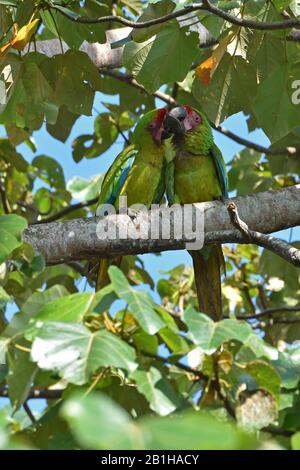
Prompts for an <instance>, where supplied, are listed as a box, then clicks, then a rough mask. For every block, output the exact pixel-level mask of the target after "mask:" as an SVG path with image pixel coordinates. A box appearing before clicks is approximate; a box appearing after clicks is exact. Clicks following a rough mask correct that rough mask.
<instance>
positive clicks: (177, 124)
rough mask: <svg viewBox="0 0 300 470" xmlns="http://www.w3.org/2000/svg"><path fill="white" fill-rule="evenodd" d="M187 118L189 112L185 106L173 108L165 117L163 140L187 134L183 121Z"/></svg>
mask: <svg viewBox="0 0 300 470" xmlns="http://www.w3.org/2000/svg"><path fill="white" fill-rule="evenodd" d="M186 117H187V111H186V109H185V108H184V107H183V106H177V107H176V108H173V109H172V110H171V111H170V112H169V113H167V114H166V115H165V118H164V122H163V127H164V130H163V132H162V138H163V139H166V138H168V137H171V135H183V134H184V132H185V128H184V124H183V121H184V120H185V118H186Z"/></svg>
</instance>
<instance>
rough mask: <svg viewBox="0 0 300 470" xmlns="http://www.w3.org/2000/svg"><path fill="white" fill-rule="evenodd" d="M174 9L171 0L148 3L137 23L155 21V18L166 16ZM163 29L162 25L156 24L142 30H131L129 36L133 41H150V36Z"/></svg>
mask: <svg viewBox="0 0 300 470" xmlns="http://www.w3.org/2000/svg"><path fill="white" fill-rule="evenodd" d="M174 8H175V3H174V2H172V1H171V0H163V1H161V2H157V3H149V4H148V5H147V8H146V9H145V10H144V12H143V14H142V15H141V16H140V18H139V19H138V21H137V22H144V21H151V20H155V19H156V18H160V17H161V16H165V15H168V14H169V13H171V12H172V11H173V10H174ZM164 27H165V25H164V24H158V25H154V26H150V27H148V28H144V29H133V30H132V33H131V35H132V37H133V40H134V41H136V42H143V41H146V40H147V39H150V38H151V37H152V36H154V35H155V34H157V33H158V32H159V31H161V30H162V29H163V28H164Z"/></svg>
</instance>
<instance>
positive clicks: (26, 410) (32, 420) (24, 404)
mask: <svg viewBox="0 0 300 470" xmlns="http://www.w3.org/2000/svg"><path fill="white" fill-rule="evenodd" d="M23 408H24V410H25V412H26V414H27V416H28V417H29V419H30V421H31V422H32V424H36V419H35V416H34V414H33V413H32V411H31V409H30V406H29V405H28V403H27V401H25V402H24V403H23Z"/></svg>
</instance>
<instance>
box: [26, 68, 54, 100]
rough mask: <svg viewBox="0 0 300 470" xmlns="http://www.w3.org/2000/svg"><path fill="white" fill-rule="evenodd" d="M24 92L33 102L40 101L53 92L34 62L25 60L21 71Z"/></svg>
mask: <svg viewBox="0 0 300 470" xmlns="http://www.w3.org/2000/svg"><path fill="white" fill-rule="evenodd" d="M22 81H23V85H24V89H25V92H26V94H27V96H28V98H29V99H30V100H32V102H33V103H41V102H43V101H45V100H47V99H48V98H50V96H51V95H52V93H53V90H52V88H51V86H50V84H49V82H48V81H47V80H46V78H45V76H44V75H43V73H42V71H41V70H40V68H39V66H38V64H37V63H35V62H30V61H28V62H25V64H24V69H23V73H22Z"/></svg>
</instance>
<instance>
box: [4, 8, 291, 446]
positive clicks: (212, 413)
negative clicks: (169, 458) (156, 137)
mask: <svg viewBox="0 0 300 470" xmlns="http://www.w3.org/2000/svg"><path fill="white" fill-rule="evenodd" d="M299 27H300V6H299V2H297V1H295V0H292V1H290V0H272V1H269V0H267V1H262V0H256V1H254V0H253V1H252V0H244V1H243V0H242V1H227V0H222V1H221V0H220V1H208V0H206V1H203V2H199V3H192V2H190V1H189V0H161V1H149V2H148V1H143V0H123V1H122V0H108V1H105V2H104V1H103V2H102V1H98V0H83V1H77V0H74V1H73V0H35V1H34V0H0V38H1V42H0V69H1V74H0V124H1V125H2V129H3V132H2V137H1V138H0V263H1V264H0V397H2V398H0V448H3V449H23V448H25V449H29V448H32V449H78V448H80V449H170V448H172V449H259V448H266V449H267V448H272V449H300V425H299V418H300V416H299V413H300V412H299V409H300V408H299V406H300V396H299V380H300V349H299V340H300V288H299V269H297V266H298V267H299V263H300V262H299V260H300V254H299V250H300V242H299V241H297V240H295V239H294V238H293V236H292V234H291V236H290V234H288V235H286V232H285V233H284V235H283V236H284V237H285V240H284V241H280V240H278V239H276V238H275V237H274V236H270V235H268V234H270V233H272V232H275V231H278V230H281V229H288V228H292V227H296V226H299V225H300V219H299V213H300V196H299V193H300V186H299V183H300V181H299V173H300V160H299V158H300V113H299V106H300V75H299V63H300V35H299ZM124 43H125V45H124ZM99 92H100V93H101V96H102V97H104V98H103V99H102V104H103V105H104V108H103V109H104V111H100V112H97V115H96V118H95V120H94V130H93V132H92V133H90V134H82V135H78V136H77V137H76V138H75V140H74V141H73V143H72V157H73V160H74V162H76V163H79V162H81V161H85V159H94V161H95V167H96V164H97V161H99V160H98V159H102V158H105V156H106V155H107V153H106V152H107V151H108V150H110V151H111V152H114V151H115V145H116V142H117V141H120V140H121V141H122V142H123V143H124V147H125V146H126V145H128V143H130V139H131V135H132V130H133V129H134V126H135V124H136V122H137V121H138V119H139V118H140V117H141V116H142V114H143V113H145V112H146V111H148V110H150V109H153V108H155V107H161V106H166V107H171V106H173V105H175V104H177V103H180V104H183V103H184V104H188V105H191V106H195V107H196V108H199V109H201V110H203V111H204V112H205V113H206V115H207V117H208V119H209V121H210V123H211V126H212V127H213V128H214V129H215V130H216V131H217V132H219V133H221V134H223V135H225V136H227V137H228V138H230V139H232V140H234V141H236V142H238V143H239V144H241V145H243V147H244V148H243V149H242V150H241V151H240V152H239V153H238V154H236V155H235V156H234V158H233V159H232V161H230V162H228V165H227V170H228V177H229V186H230V191H231V193H230V194H231V195H232V196H237V199H236V200H235V201H236V206H237V209H238V210H239V209H241V208H242V211H240V210H239V213H240V214H241V213H243V215H245V220H244V222H246V223H247V224H248V227H247V228H246V233H245V229H244V230H243V224H242V223H241V222H243V221H241V220H240V219H239V217H236V218H235V219H234V217H233V218H232V219H230V218H229V216H228V213H227V211H226V207H225V206H224V207H223V208H221V207H220V204H219V203H216V204H215V206H214V211H215V212H214V217H213V218H211V219H210V223H211V225H210V226H209V225H208V226H209V227H210V228H209V230H208V233H206V235H205V237H206V238H205V241H206V243H212V242H217V243H222V242H223V243H225V244H224V245H223V250H224V254H225V257H226V272H227V274H226V277H224V278H223V282H222V294H223V310H224V311H223V319H222V320H221V321H219V322H213V321H212V320H211V319H210V318H209V317H208V316H207V315H205V314H204V313H200V312H199V311H198V306H197V297H196V292H195V285H194V276H193V271H192V267H191V266H189V265H178V266H176V267H175V268H174V269H172V270H171V271H169V272H164V276H162V277H161V278H160V279H152V277H151V273H149V272H148V271H147V270H146V268H145V265H144V263H143V259H142V258H141V253H143V252H147V251H148V252H149V251H151V246H153V245H150V244H149V246H148V245H146V244H145V243H144V244H143V245H142V244H141V245H138V244H135V245H134V248H132V246H130V244H127V245H126V246H125V245H124V247H121V248H120V247H118V249H117V250H118V252H119V253H121V254H124V255H127V256H126V257H125V258H124V262H123V264H122V270H121V269H119V268H118V267H115V266H113V267H111V268H110V269H109V278H110V283H109V285H108V286H106V287H105V288H104V289H102V290H100V291H99V292H96V293H95V292H94V287H95V269H93V268H92V269H90V264H91V263H90V261H91V260H93V259H95V258H97V254H98V255H99V252H100V251H101V250H100V248H99V247H98V248H97V246H96V245H95V244H92V243H91V245H90V247H89V246H87V245H86V243H87V240H88V241H89V238H88V235H87V234H88V232H89V224H90V223H91V222H90V220H85V219H87V218H88V217H89V216H92V215H94V213H95V209H96V201H97V195H98V193H99V191H100V188H101V183H102V179H103V175H99V174H97V175H96V176H95V175H91V178H90V179H89V180H88V179H85V178H82V177H74V178H73V179H72V180H71V181H66V179H65V175H64V166H65V163H66V162H65V157H64V155H45V154H40V153H39V149H38V148H36V144H35V140H34V135H35V132H36V131H38V130H39V129H41V128H43V129H46V131H47V133H48V134H49V135H50V136H52V137H54V138H55V139H57V140H59V141H61V142H66V140H67V139H68V137H69V135H70V133H71V130H72V128H73V126H74V124H75V122H76V121H77V119H79V118H80V117H82V116H91V115H92V113H93V106H94V100H95V96H98V95H97V93H99ZM111 96H114V97H115V99H116V100H115V103H116V104H111V103H110V99H109V98H110V97H111ZM237 113H243V114H244V115H245V116H246V119H247V126H248V131H249V132H251V131H253V130H255V129H261V130H262V131H263V132H264V133H265V135H266V136H267V138H268V139H269V141H270V145H269V146H267V147H265V146H262V145H261V144H258V143H256V142H254V141H250V140H248V139H245V138H244V136H240V135H236V134H235V133H233V132H232V131H231V130H230V129H225V128H224V127H222V123H223V121H224V120H226V119H227V118H228V117H230V116H233V115H235V114H237ZM25 146H27V147H28V148H29V149H30V150H31V151H32V153H33V154H34V156H33V158H32V159H31V160H30V161H29V160H28V159H27V158H25V156H24V155H23V153H24V152H23V150H22V149H24V148H25ZM95 173H96V171H95ZM269 190H272V191H273V192H268V191H269ZM253 194H255V196H252V199H251V198H249V197H248V195H253ZM231 216H233V214H232V213H231ZM73 219H76V221H74V222H73ZM77 219H80V220H77ZM68 224H70V225H68ZM218 224H219V225H218ZM70 227H71V228H72V233H73V234H74V237H75V242H74V243H75V244H73V247H72V246H71V245H72V244H71V243H70V245H68V244H67V243H66V244H64V245H63V242H62V238H60V235H59V234H63V233H64V232H63V231H64V230H67V228H68V229H70ZM85 235H86V238H85ZM287 236H288V237H289V238H287ZM181 242H182V241H181ZM181 242H180V241H179V242H178V244H177V245H175V244H173V245H172V243H173V242H172V241H171V240H170V243H169V244H168V243H166V244H164V245H162V244H161V245H160V244H159V243H158V245H157V247H156V251H160V250H162V251H163V250H167V249H168V248H169V249H170V248H172V249H174V248H182V244H181V245H180V243H181ZM60 243H61V245H59V244H60ZM72 243H73V241H72ZM76 243H77V244H76ZM61 246H63V247H64V248H63V249H64V255H63V256H60V257H59V256H57V253H61V251H59V249H58V247H61ZM147 246H148V248H147ZM106 249H107V247H102V250H103V251H105V250H106ZM97 250H98V251H97ZM99 250H100V251H99ZM82 253H88V254H87V255H86V256H84V255H82ZM153 256H154V255H153ZM162 268H163V266H162ZM37 399H43V400H44V401H43V405H42V406H41V407H40V410H39V411H38V412H37V411H34V412H33V411H32V409H33V408H34V403H35V401H36V400H37Z"/></svg>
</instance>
